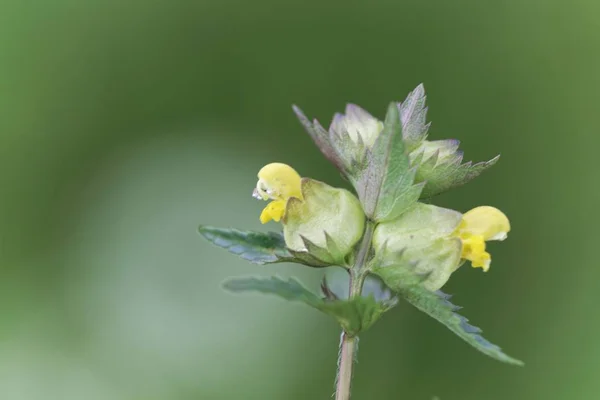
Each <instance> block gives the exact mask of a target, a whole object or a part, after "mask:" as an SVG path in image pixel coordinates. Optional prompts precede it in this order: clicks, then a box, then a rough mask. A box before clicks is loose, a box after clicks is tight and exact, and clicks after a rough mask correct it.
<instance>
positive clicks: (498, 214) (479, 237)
mask: <svg viewBox="0 0 600 400" xmlns="http://www.w3.org/2000/svg"><path fill="white" fill-rule="evenodd" d="M509 231H510V222H509V221H508V218H507V217H506V215H504V213H502V211H500V210H498V209H497V208H494V207H489V206H481V207H476V208H474V209H472V210H470V211H468V212H467V213H465V214H464V215H463V218H462V221H461V222H460V224H459V226H458V228H457V229H456V232H455V235H456V236H458V237H459V238H460V239H461V241H462V245H463V247H462V255H461V257H462V258H463V259H465V260H469V261H471V265H472V266H473V267H474V268H476V267H480V268H483V270H484V271H487V270H488V269H489V268H490V262H491V261H492V257H491V255H490V253H488V252H487V251H485V242H487V241H490V240H504V239H506V237H507V234H508V232H509Z"/></svg>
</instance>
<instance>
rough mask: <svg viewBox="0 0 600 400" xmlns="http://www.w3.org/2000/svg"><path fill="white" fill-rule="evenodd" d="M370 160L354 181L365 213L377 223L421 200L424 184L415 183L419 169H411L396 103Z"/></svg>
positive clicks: (368, 156) (388, 112)
mask: <svg viewBox="0 0 600 400" xmlns="http://www.w3.org/2000/svg"><path fill="white" fill-rule="evenodd" d="M367 160H368V162H367V166H366V169H364V170H363V171H361V173H360V174H359V175H358V178H357V179H356V181H355V182H353V183H354V186H355V187H356V190H357V193H358V196H359V198H360V200H361V203H362V204H363V206H364V209H365V214H366V215H367V216H369V217H370V218H372V219H374V220H375V221H378V222H381V221H386V220H393V219H395V218H396V217H398V216H399V215H400V214H402V212H403V211H404V210H406V209H407V208H408V207H410V206H411V205H412V204H414V203H415V202H416V201H417V200H418V199H419V195H420V193H421V190H422V186H423V184H418V185H414V178H415V174H416V169H414V168H413V169H411V168H410V161H409V157H408V154H407V152H406V149H405V147H404V141H403V138H402V122H401V120H400V111H399V109H398V105H397V104H396V103H391V104H390V105H389V107H388V111H387V114H386V117H385V122H384V128H383V130H382V131H381V133H380V134H379V136H378V137H377V140H376V141H375V144H374V145H373V148H372V149H371V150H370V151H368V152H367Z"/></svg>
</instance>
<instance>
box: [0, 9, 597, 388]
mask: <svg viewBox="0 0 600 400" xmlns="http://www.w3.org/2000/svg"><path fill="white" fill-rule="evenodd" d="M599 13H600V3H598V2H594V1H591V0H588V1H585V0H579V1H577V0H576V1H571V2H568V3H567V2H563V1H558V0H546V1H535V0H529V1H518V0H511V1H494V2H484V1H447V0H425V1H423V0H421V1H398V0H395V1H386V0H373V1H352V0H335V1H334V0H328V1H316V0H315V1H313V0H307V1H303V2H301V1H296V2H290V1H281V0H279V1H276V0H254V1H241V0H238V1H233V0H230V1H228V0H211V1H209V0H201V1H193V0H151V1H133V0H131V1H114V0H109V1H100V0H88V1H75V0H71V1H67V0H56V1H51V2H50V1H42V0H38V1H16V0H15V1H6V0H5V1H3V2H1V3H0V138H1V141H0V187H1V190H2V196H1V200H0V204H1V207H0V260H1V264H0V398H1V399H2V400H38V399H40V400H42V399H43V400H54V399H56V400H81V399H86V400H88V399H89V400H166V399H169V400H175V399H177V400H179V399H181V400H188V399H190V400H191V399H208V400H212V399H215V400H221V399H223V400H227V399H264V400H271V399H273V400H276V399H277V400H278V399H291V400H294V399H298V400H300V399H302V400H304V399H311V400H312V399H327V398H330V397H329V396H330V395H331V394H332V393H333V381H334V372H335V363H336V356H337V344H338V340H339V331H338V328H337V327H336V325H335V323H334V322H333V321H332V320H329V319H328V318H327V317H325V316H323V315H320V314H319V313H317V312H316V311H313V310H312V309H309V308H308V307H304V306H301V305H296V304H286V303H284V302H283V301H280V300H278V299H275V298H270V297H260V296H258V295H257V296H247V297H239V296H231V295H229V294H227V293H225V292H223V291H222V290H221V288H220V283H221V282H222V281H223V280H224V279H225V278H226V277H227V276H232V275H247V274H274V273H277V274H280V275H284V276H288V275H294V276H299V277H300V278H301V279H303V280H304V281H305V282H306V283H307V284H308V285H310V286H311V287H313V288H315V289H316V287H317V285H318V281H319V279H320V274H321V272H320V271H317V270H306V269H304V268H301V267H298V266H293V265H275V266H268V267H258V266H252V265H249V264H247V263H245V262H244V261H242V260H240V259H238V258H236V257H235V256H232V255H230V254H227V253H226V252H224V251H222V250H220V249H217V248H214V247H212V246H210V245H209V244H208V243H206V242H204V241H203V240H201V238H200V237H199V235H198V234H197V233H196V228H197V226H198V224H200V223H207V224H212V225H219V226H235V227H239V228H243V229H271V230H275V229H279V227H278V226H277V225H275V224H271V225H269V226H266V227H261V226H259V222H258V214H259V212H260V210H261V208H262V206H263V204H261V203H259V202H257V201H254V200H253V199H252V198H251V197H250V194H251V191H252V188H253V186H254V184H255V182H256V172H257V171H258V169H259V168H260V167H261V166H262V165H264V164H266V163H268V162H271V161H284V162H287V163H289V164H291V165H293V166H294V167H296V169H297V170H298V171H299V172H300V173H301V174H302V175H304V176H310V177H313V178H316V179H319V180H324V181H327V182H329V183H331V184H334V185H345V183H344V182H343V181H342V180H341V178H340V177H339V175H338V174H337V173H336V171H335V170H334V168H333V167H332V166H330V165H329V164H328V163H327V161H326V160H325V159H324V158H322V157H321V155H320V153H319V152H318V150H317V149H316V148H315V147H314V146H313V144H312V143H311V141H310V139H309V137H308V136H307V135H306V134H305V133H304V131H303V130H302V128H301V127H300V124H299V123H298V121H297V120H296V119H295V116H294V115H293V113H292V111H291V108H290V106H291V104H293V103H295V104H298V105H300V106H301V107H302V108H303V109H304V111H305V112H306V113H307V115H309V116H314V117H317V118H319V119H320V121H321V122H322V123H323V124H324V125H328V124H329V121H330V118H331V116H332V115H333V113H334V112H336V111H342V110H343V108H344V105H345V103H346V102H355V103H358V104H360V105H362V106H363V107H365V108H366V109H368V110H369V111H371V112H372V113H373V114H374V115H376V116H379V117H383V113H384V110H385V107H386V105H387V103H388V102H389V101H391V100H402V99H404V97H405V96H406V94H407V93H408V92H409V91H410V90H412V89H413V88H414V87H415V86H416V85H417V84H418V83H420V82H424V83H425V87H426V90H427V92H428V96H429V97H428V104H429V106H430V112H429V119H430V120H432V121H433V125H432V128H431V130H430V138H432V139H443V138H458V139H460V140H461V141H462V143H463V146H462V147H463V150H465V155H466V159H473V160H476V161H479V160H487V159H489V158H491V157H493V156H494V155H496V154H497V153H501V154H502V159H501V161H500V163H499V164H498V165H496V166H495V167H494V168H493V169H492V170H490V171H489V172H487V173H485V174H484V175H483V176H482V177H480V178H479V179H477V180H475V181H473V182H472V183H471V184H470V185H468V186H466V187H463V188H460V189H457V190H455V191H453V192H450V193H447V194H444V195H442V196H440V197H438V198H436V200H435V202H436V204H439V205H442V206H445V207H451V208H454V209H457V210H460V211H466V210H468V209H470V208H472V207H474V206H476V205H480V204H490V205H494V206H497V207H499V208H501V209H502V210H504V211H505V212H506V213H507V214H508V215H509V216H510V218H511V222H512V225H513V231H512V232H511V235H510V238H509V239H510V240H508V241H506V242H504V243H502V244H501V245H498V244H492V245H491V251H492V253H493V256H494V262H493V265H492V269H491V271H490V272H489V273H488V274H483V273H481V271H480V270H473V269H470V268H462V269H461V270H460V271H459V272H457V273H456V274H455V275H454V276H453V278H452V279H451V281H450V282H449V284H448V285H447V286H446V288H445V290H446V291H447V292H450V293H454V294H455V298H454V300H455V302H456V303H457V304H460V305H463V306H464V307H465V309H464V310H463V311H464V314H465V315H466V316H468V317H469V318H470V319H471V321H472V322H473V323H474V324H476V325H478V326H481V327H482V328H483V329H484V334H485V336H486V337H487V338H488V339H490V340H491V341H492V342H495V343H498V344H499V345H501V346H502V347H503V348H504V350H505V351H506V352H507V353H508V354H510V355H513V356H515V357H518V358H521V359H523V360H525V361H526V363H527V365H526V367H525V368H516V367H510V366H506V365H503V364H500V363H498V362H495V361H493V360H491V359H488V358H486V357H485V356H483V355H481V354H479V353H478V352H476V351H475V350H473V349H471V348H469V347H468V346H467V345H466V344H464V343H463V342H462V341H461V340H460V339H458V338H457V337H455V336H454V335H453V334H452V333H451V332H449V331H447V330H446V329H445V328H444V327H443V326H441V325H440V324H438V323H436V322H435V321H433V320H431V319H430V318H428V317H427V316H425V315H424V314H421V313H419V312H418V311H416V310H415V309H413V308H411V307H410V306H409V305H406V304H401V305H400V306H399V307H397V308H396V309H394V310H393V311H392V312H390V313H389V314H387V315H386V316H385V317H384V318H383V320H382V321H380V322H379V323H378V324H376V325H375V327H374V328H373V329H372V330H371V331H369V332H367V333H365V334H364V335H363V336H362V337H361V344H360V355H359V358H360V362H359V364H358V365H357V367H356V371H355V372H356V375H355V376H356V379H355V382H354V390H353V393H354V397H353V398H355V399H356V400H360V399H400V400H417V399H423V400H430V399H432V398H434V397H435V396H437V397H438V398H439V399H440V400H481V399H485V400H488V399H489V400H505V399H544V400H562V399H574V400H578V399H598V398H600V380H599V379H598V376H599V374H600V342H599V341H598V340H597V337H598V336H599V335H600V318H599V317H598V311H597V307H598V303H599V301H598V287H599V283H598V282H599V279H600V269H599V268H598V265H597V263H598V256H597V252H596V250H597V248H596V246H597V240H598V223H599V222H600V219H599V218H598V212H597V206H598V203H599V201H600V189H599V187H598V177H597V173H598V170H597V168H598V167H597V166H598V161H597V159H598V148H599V145H600V139H599V137H600V136H599V135H598V133H597V129H598V128H597V123H596V122H597V121H596V116H595V115H596V113H597V109H598V107H599V106H600V74H598V71H599V70H600V52H599V51H598V49H599V48H600V47H599V46H600V25H599V22H598V21H599V19H598V15H599Z"/></svg>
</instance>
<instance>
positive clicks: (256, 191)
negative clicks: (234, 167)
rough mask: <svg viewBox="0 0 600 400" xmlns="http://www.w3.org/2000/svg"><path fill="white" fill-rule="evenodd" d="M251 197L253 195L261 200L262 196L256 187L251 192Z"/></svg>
mask: <svg viewBox="0 0 600 400" xmlns="http://www.w3.org/2000/svg"><path fill="white" fill-rule="evenodd" d="M252 197H254V198H255V199H257V200H262V199H263V198H262V196H261V195H260V193H258V189H256V188H254V191H253V192H252Z"/></svg>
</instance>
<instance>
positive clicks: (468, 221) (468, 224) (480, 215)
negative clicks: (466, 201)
mask: <svg viewBox="0 0 600 400" xmlns="http://www.w3.org/2000/svg"><path fill="white" fill-rule="evenodd" d="M459 231H460V232H466V233H469V234H471V235H481V236H483V240H485V241H488V240H504V239H506V237H507V234H508V232H509V231H510V222H509V221H508V218H507V217H506V215H504V213H503V212H502V211H500V210H498V209H497V208H494V207H490V206H481V207H476V208H474V209H472V210H471V211H468V212H467V213H465V215H463V222H462V223H461V226H460V227H459Z"/></svg>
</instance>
